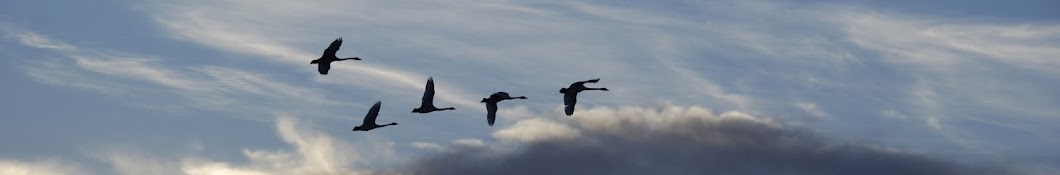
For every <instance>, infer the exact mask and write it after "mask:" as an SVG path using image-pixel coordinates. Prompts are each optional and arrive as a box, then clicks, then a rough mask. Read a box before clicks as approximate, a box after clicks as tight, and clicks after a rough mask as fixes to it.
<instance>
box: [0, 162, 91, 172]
mask: <svg viewBox="0 0 1060 175" xmlns="http://www.w3.org/2000/svg"><path fill="white" fill-rule="evenodd" d="M0 174H5V175H64V174H92V173H90V172H86V171H84V170H83V169H82V168H81V166H80V165H77V164H71V163H68V162H62V161H57V160H41V161H33V162H27V161H19V160H8V159H0Z"/></svg>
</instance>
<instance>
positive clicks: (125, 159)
mask: <svg viewBox="0 0 1060 175" xmlns="http://www.w3.org/2000/svg"><path fill="white" fill-rule="evenodd" d="M275 121H276V123H275V124H276V125H275V127H276V132H277V133H276V134H277V135H278V136H279V137H280V139H281V140H282V141H283V142H284V143H286V144H288V145H289V146H290V148H289V149H277V150H261V149H251V148H246V149H243V150H242V155H243V156H244V158H246V161H225V160H211V159H210V158H209V157H210V156H204V155H197V153H194V152H181V153H167V154H158V153H148V152H139V151H136V148H135V147H130V146H111V147H109V148H106V149H104V150H98V151H92V152H86V153H85V154H87V155H88V156H90V157H93V158H95V160H97V161H100V162H101V163H103V164H105V165H110V166H111V168H112V169H113V171H114V173H117V174H126V175H137V174H186V175H213V174H235V175H258V174H260V175H264V174H307V175H314V174H320V175H323V174H329V175H331V174H334V175H337V174H348V175H353V174H370V173H371V171H367V170H364V169H367V168H365V166H363V165H366V164H370V163H373V162H370V161H377V160H378V159H375V158H378V157H380V156H390V155H385V154H387V153H386V152H388V150H387V149H386V148H381V147H359V146H363V145H353V144H350V143H347V142H344V141H341V140H337V139H335V138H333V137H331V136H330V135H327V134H325V133H322V132H320V131H316V130H313V129H312V128H313V126H312V125H310V124H307V123H301V122H300V121H299V120H298V119H295V118H293V117H291V116H280V117H279V118H277V119H276V120H275ZM364 150H370V151H364ZM360 151H364V152H360ZM389 151H392V150H389ZM369 159H373V160H369ZM60 165H63V164H55V163H51V162H44V163H34V164H27V163H20V162H13V163H12V162H11V161H6V162H5V161H0V174H10V173H3V172H5V170H7V171H12V172H20V171H28V170H32V171H33V173H31V174H45V173H36V172H37V171H40V172H48V171H44V170H51V171H52V172H60V173H58V174H84V173H80V172H79V171H68V170H71V169H73V168H71V167H73V166H60ZM60 167H64V168H60ZM16 170H17V171H16ZM70 172H75V173H70Z"/></svg>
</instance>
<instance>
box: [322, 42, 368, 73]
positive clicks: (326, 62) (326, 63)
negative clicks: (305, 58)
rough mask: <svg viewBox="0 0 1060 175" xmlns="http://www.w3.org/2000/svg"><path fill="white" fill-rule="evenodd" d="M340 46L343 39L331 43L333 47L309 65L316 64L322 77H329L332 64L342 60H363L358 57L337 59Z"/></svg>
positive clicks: (329, 47)
mask: <svg viewBox="0 0 1060 175" xmlns="http://www.w3.org/2000/svg"><path fill="white" fill-rule="evenodd" d="M340 46H342V38H339V39H335V41H332V42H331V46H328V49H326V50H324V55H321V56H320V58H317V59H315V60H313V61H310V62H309V64H316V65H317V72H320V75H327V74H328V70H331V62H334V61H342V60H361V58H357V57H353V58H339V57H336V56H335V52H338V51H339V47H340Z"/></svg>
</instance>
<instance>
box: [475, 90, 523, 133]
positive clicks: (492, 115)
mask: <svg viewBox="0 0 1060 175" xmlns="http://www.w3.org/2000/svg"><path fill="white" fill-rule="evenodd" d="M511 99H526V96H518V97H512V96H510V95H508V93H507V92H497V93H493V95H490V97H489V98H482V103H486V121H487V122H489V124H490V126H493V121H496V120H497V102H501V101H504V100H511Z"/></svg>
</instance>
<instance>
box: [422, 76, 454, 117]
mask: <svg viewBox="0 0 1060 175" xmlns="http://www.w3.org/2000/svg"><path fill="white" fill-rule="evenodd" d="M444 110H456V108H453V107H448V108H441V109H439V108H437V107H434V77H430V78H427V88H425V89H424V90H423V98H421V101H420V107H419V108H416V109H412V112H416V113H429V112H434V111H444Z"/></svg>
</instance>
